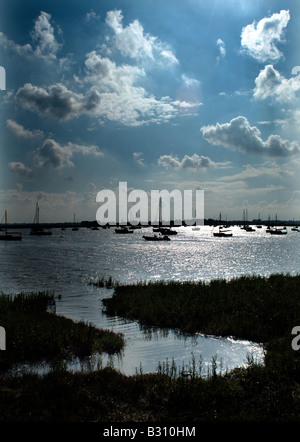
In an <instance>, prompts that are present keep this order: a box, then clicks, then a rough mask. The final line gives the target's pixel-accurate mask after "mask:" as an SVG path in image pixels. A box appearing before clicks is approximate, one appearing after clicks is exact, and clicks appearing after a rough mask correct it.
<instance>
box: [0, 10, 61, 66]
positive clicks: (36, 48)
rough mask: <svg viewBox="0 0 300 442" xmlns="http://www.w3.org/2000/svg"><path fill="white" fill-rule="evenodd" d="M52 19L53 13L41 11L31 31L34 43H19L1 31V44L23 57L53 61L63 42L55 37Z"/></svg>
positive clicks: (47, 61)
mask: <svg viewBox="0 0 300 442" xmlns="http://www.w3.org/2000/svg"><path fill="white" fill-rule="evenodd" d="M50 21H51V15H50V14H48V13H46V12H43V11H41V12H40V15H39V16H38V17H37V19H36V20H35V23H34V28H33V30H32V32H31V38H32V41H33V45H32V44H30V43H26V44H24V45H19V44H18V43H15V42H14V41H13V40H10V39H9V38H8V37H7V36H6V35H5V34H3V32H0V45H2V46H3V47H4V48H5V49H8V50H10V51H12V52H15V53H16V54H17V55H19V56H22V57H37V58H41V59H43V61H45V62H46V63H49V62H52V61H54V60H56V59H57V56H56V53H57V52H58V50H59V49H60V48H61V44H60V43H58V41H57V39H56V37H55V34H54V28H53V26H52V25H51V23H50Z"/></svg>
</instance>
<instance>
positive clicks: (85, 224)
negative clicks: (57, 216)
mask: <svg viewBox="0 0 300 442" xmlns="http://www.w3.org/2000/svg"><path fill="white" fill-rule="evenodd" d="M119 225H120V223H116V224H114V225H110V226H109V227H112V228H113V227H117V226H119ZM127 225H128V226H130V225H131V224H130V223H127ZM163 225H164V226H166V227H168V226H169V227H175V228H176V227H188V226H190V224H189V223H187V224H186V223H185V222H184V221H183V222H182V224H180V225H176V224H174V222H172V221H171V223H169V224H168V225H167V224H163ZM204 225H205V226H219V225H222V226H227V227H230V226H231V227H232V226H235V225H237V226H243V225H261V226H268V225H272V226H286V227H288V226H290V227H293V226H300V221H295V220H259V219H253V220H252V221H246V222H245V221H241V220H231V221H224V220H214V219H205V220H204ZM33 226H34V224H33V223H10V224H9V223H8V224H7V225H5V224H3V223H2V224H0V228H5V227H6V228H9V229H31V228H32V227H33ZM40 226H41V227H45V228H48V229H55V228H62V227H64V228H72V227H85V228H91V227H102V226H99V224H98V222H97V221H81V222H75V223H74V222H64V223H62V222H56V223H40ZM105 227H106V226H104V228H105ZM141 227H145V228H146V227H152V225H151V222H149V223H148V225H143V224H142V225H141ZM200 227H201V226H200Z"/></svg>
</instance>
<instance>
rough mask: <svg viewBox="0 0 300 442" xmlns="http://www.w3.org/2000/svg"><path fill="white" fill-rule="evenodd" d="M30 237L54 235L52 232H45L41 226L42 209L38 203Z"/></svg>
mask: <svg viewBox="0 0 300 442" xmlns="http://www.w3.org/2000/svg"><path fill="white" fill-rule="evenodd" d="M30 235H35V236H49V235H52V232H50V230H44V228H43V227H42V226H41V225H40V208H39V203H38V202H37V203H36V206H35V215H34V220H33V226H32V228H31V231H30Z"/></svg>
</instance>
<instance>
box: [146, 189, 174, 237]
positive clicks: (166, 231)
mask: <svg viewBox="0 0 300 442" xmlns="http://www.w3.org/2000/svg"><path fill="white" fill-rule="evenodd" d="M158 222H159V224H161V198H160V199H159V218H158ZM153 231H154V232H159V235H157V234H156V233H154V235H143V238H144V239H145V240H146V241H171V239H170V238H169V236H168V235H170V234H171V235H172V234H173V235H176V234H177V232H176V231H175V230H171V229H167V228H163V227H161V226H160V227H158V228H155V229H153ZM170 232H172V233H170Z"/></svg>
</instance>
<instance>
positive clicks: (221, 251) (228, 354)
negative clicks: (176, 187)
mask: <svg viewBox="0 0 300 442" xmlns="http://www.w3.org/2000/svg"><path fill="white" fill-rule="evenodd" d="M177 230H178V234H177V235H176V236H173V237H172V240H171V241H168V242H160V243H157V242H147V241H145V240H144V239H143V238H142V235H143V234H144V233H145V232H147V231H148V232H149V229H142V230H136V231H134V233H133V234H130V235H117V234H115V233H114V229H113V228H110V229H99V230H97V231H95V230H91V229H86V228H82V229H79V231H77V232H74V231H72V230H71V229H67V230H65V231H62V230H60V229H53V235H52V236H49V237H34V236H30V235H29V231H27V230H24V231H23V240H22V241H21V242H5V241H1V242H0V278H1V290H2V291H3V292H4V293H15V292H20V291H24V292H29V291H37V290H53V291H54V292H55V293H56V294H57V295H58V294H60V295H61V300H58V301H57V313H58V314H62V315H65V316H67V317H70V318H72V319H75V320H84V321H88V322H92V323H93V324H95V325H96V326H99V327H103V328H109V329H112V330H114V331H116V332H122V333H124V335H125V339H126V349H125V351H124V354H123V356H122V358H115V359H114V360H113V363H114V365H115V367H116V368H119V369H120V370H121V371H123V372H125V373H127V374H131V373H134V372H135V370H136V368H137V369H139V368H140V364H142V368H143V371H144V372H148V371H155V370H156V369H157V366H158V363H159V361H160V362H163V361H165V360H166V359H167V358H168V360H169V361H171V360H172V359H174V360H175V362H176V363H177V364H178V365H180V366H182V364H183V363H184V364H186V363H189V361H191V355H192V354H193V355H194V357H195V359H196V361H197V360H198V358H200V355H201V358H202V361H203V364H204V365H207V364H210V363H211V360H212V358H213V357H215V356H217V358H218V360H219V361H220V360H222V364H223V367H224V368H229V369H230V368H233V367H235V366H240V365H243V364H244V363H245V362H246V358H247V354H249V353H252V354H253V356H254V357H257V358H258V359H260V358H261V356H262V349H261V347H260V346H259V345H256V344H254V343H251V342H244V341H234V340H232V339H219V338H216V337H205V336H202V335H197V336H194V337H187V336H185V337H184V336H182V335H179V334H176V333H173V332H172V331H169V332H168V333H166V332H164V333H162V332H161V331H157V333H154V334H151V335H149V334H145V333H144V332H143V331H141V330H140V327H139V325H138V324H137V323H136V322H133V321H130V322H128V321H124V320H122V319H121V318H118V317H113V318H111V317H107V316H106V315H105V314H104V313H102V299H103V298H104V297H108V296H111V294H112V290H107V289H105V288H97V287H95V286H93V285H90V284H89V282H90V280H91V279H93V278H95V279H96V278H98V277H105V278H107V277H109V276H111V277H112V278H113V279H115V280H117V281H120V282H123V283H126V282H135V281H140V280H143V281H144V280H157V279H165V280H167V279H168V280H169V279H173V280H187V279H188V280H205V281H209V280H211V279H215V278H226V279H231V278H233V277H238V276H240V275H243V274H247V275H250V274H259V275H264V276H267V275H269V274H271V273H290V274H297V273H299V263H300V247H299V245H300V233H299V232H292V231H291V230H290V229H288V230H289V231H288V234H287V235H284V236H274V235H272V236H270V235H269V234H267V233H266V232H265V228H263V229H257V230H256V231H255V232H245V231H243V230H241V229H240V228H239V227H237V226H236V227H234V228H233V236H232V237H231V238H216V237H213V235H212V228H211V227H209V226H203V227H201V228H200V231H193V230H192V228H191V227H186V228H185V227H180V228H178V229H177Z"/></svg>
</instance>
